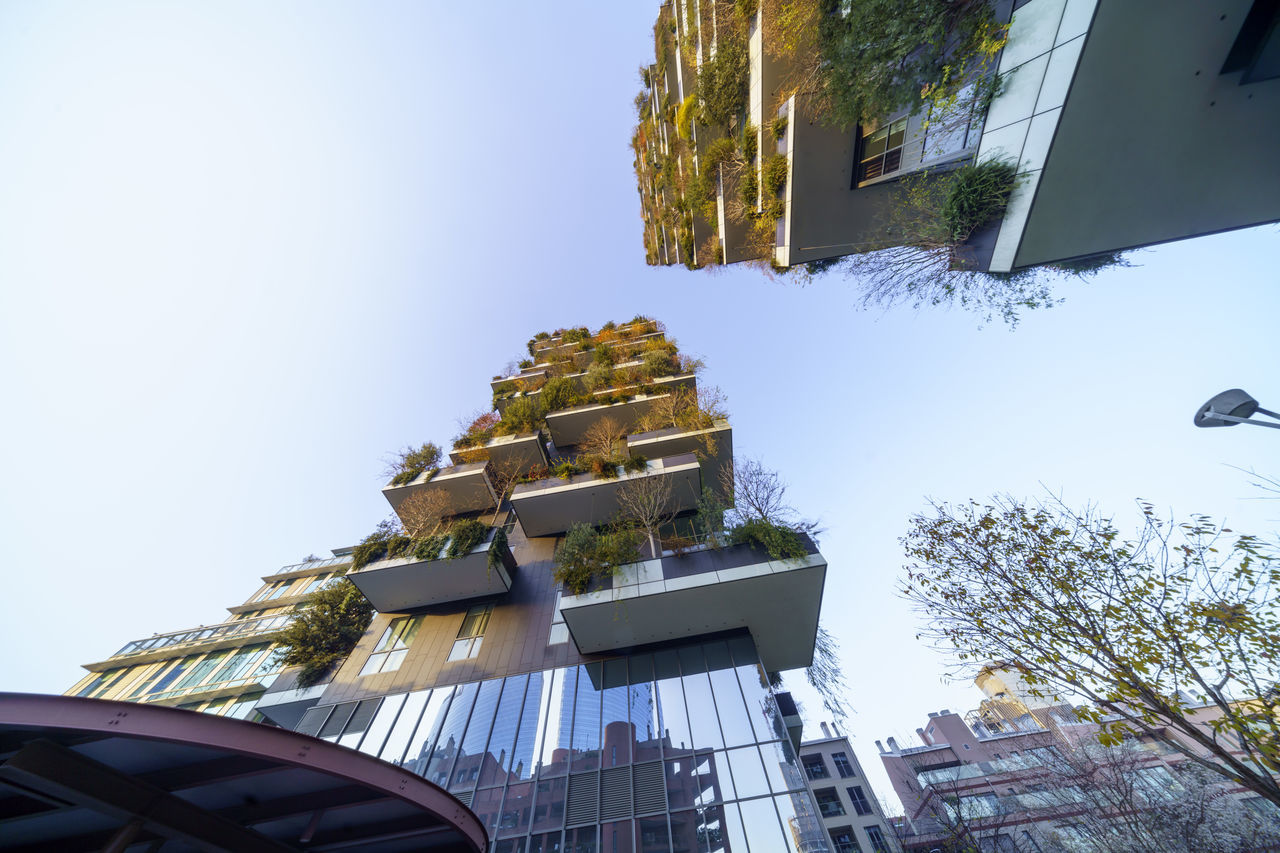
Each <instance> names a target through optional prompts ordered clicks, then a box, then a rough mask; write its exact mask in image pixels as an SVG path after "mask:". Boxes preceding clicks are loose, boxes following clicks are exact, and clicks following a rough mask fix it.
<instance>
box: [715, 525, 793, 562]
mask: <svg viewBox="0 0 1280 853" xmlns="http://www.w3.org/2000/svg"><path fill="white" fill-rule="evenodd" d="M729 542H730V543H732V544H734V545H754V546H755V547H757V548H761V549H763V550H764V551H766V552H767V553H768V554H769V557H770V559H773V560H793V559H796V558H798V557H803V556H804V555H805V554H807V553H808V551H807V550H806V549H805V546H804V540H803V539H801V538H800V534H799V533H797V532H796V531H794V530H792V529H791V528H790V527H787V526H786V525H782V524H775V523H773V522H771V521H766V520H764V519H760V518H756V519H751V520H749V521H745V522H743V523H742V524H740V525H738V526H737V527H735V528H733V529H732V530H730V531H729Z"/></svg>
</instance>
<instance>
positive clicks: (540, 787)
mask: <svg viewBox="0 0 1280 853" xmlns="http://www.w3.org/2000/svg"><path fill="white" fill-rule="evenodd" d="M568 784H569V783H568V780H567V779H564V778H560V779H540V780H538V782H537V800H536V801H535V802H534V804H533V830H534V832H538V831H540V830H546V829H559V828H560V827H562V826H564V798H565V790H566V788H567V787H568Z"/></svg>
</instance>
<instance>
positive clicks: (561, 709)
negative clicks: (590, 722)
mask: <svg viewBox="0 0 1280 853" xmlns="http://www.w3.org/2000/svg"><path fill="white" fill-rule="evenodd" d="M577 673H578V670H577V669H576V668H571V669H557V670H556V671H555V678H554V679H553V680H552V682H551V683H550V685H549V686H548V687H547V688H546V693H547V698H546V702H545V704H544V708H545V709H546V710H545V712H544V713H543V718H542V720H540V721H539V724H538V726H539V730H540V732H543V734H541V749H542V752H541V754H540V756H539V761H538V775H539V776H559V775H561V774H563V773H567V772H568V770H569V749H570V748H571V746H572V741H571V738H570V733H571V731H572V726H573V690H574V687H575V686H576V685H577V681H578V678H577Z"/></svg>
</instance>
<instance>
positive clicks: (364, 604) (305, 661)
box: [274, 578, 373, 687]
mask: <svg viewBox="0 0 1280 853" xmlns="http://www.w3.org/2000/svg"><path fill="white" fill-rule="evenodd" d="M372 619H373V606H372V605H371V604H369V601H368V600H367V599H366V598H365V597H364V596H363V595H361V594H360V590H358V589H356V586H355V584H353V583H351V582H350V581H348V580H347V579H346V578H339V579H338V580H335V581H330V582H329V583H328V584H326V585H325V586H322V587H321V588H320V589H319V590H317V591H316V593H315V594H314V595H313V596H312V598H311V601H310V602H308V604H307V606H306V607H305V608H303V609H302V610H300V611H298V612H297V613H296V614H295V615H294V617H293V619H292V620H290V622H289V624H288V626H286V627H285V629H284V630H283V631H281V632H280V633H278V634H276V635H275V637H274V639H275V641H276V642H277V643H278V644H280V647H281V648H280V649H279V650H278V651H277V657H276V662H277V663H279V664H282V665H284V666H297V667H301V671H300V672H299V673H298V686H299V687H310V686H312V685H313V684H318V683H319V682H320V681H322V680H323V679H324V677H325V676H326V675H328V674H329V672H330V671H331V670H332V669H333V667H334V666H335V665H337V664H338V663H339V662H341V661H342V660H343V659H344V658H346V656H347V655H349V654H351V650H352V649H354V648H355V646H356V643H357V642H359V641H360V637H361V636H363V635H364V632H365V629H366V628H368V627H369V622H370V620H372Z"/></svg>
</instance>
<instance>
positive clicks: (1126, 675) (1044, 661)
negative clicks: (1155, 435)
mask: <svg viewBox="0 0 1280 853" xmlns="http://www.w3.org/2000/svg"><path fill="white" fill-rule="evenodd" d="M1141 506H1142V510H1143V513H1144V523H1143V526H1142V528H1141V529H1140V530H1139V532H1138V534H1137V536H1136V537H1134V538H1133V539H1124V538H1122V537H1121V535H1120V532H1119V530H1118V529H1117V528H1116V527H1115V525H1114V524H1113V523H1112V520H1111V519H1110V518H1107V517H1104V516H1102V515H1100V514H1099V513H1098V512H1097V511H1096V510H1094V509H1086V510H1085V511H1083V512H1076V511H1074V510H1072V509H1070V508H1068V507H1067V506H1065V505H1064V504H1062V503H1061V502H1048V503H1044V502H1041V503H1023V502H1019V501H1016V500H1014V499H1012V498H996V499H994V500H993V501H992V502H991V503H988V504H979V503H976V502H970V503H968V504H962V505H958V506H952V505H949V504H935V505H934V506H933V511H932V513H930V514H927V515H926V514H921V515H917V516H915V517H914V518H912V520H911V527H910V530H909V532H908V533H907V535H906V537H905V538H904V539H903V544H904V546H905V548H906V554H907V557H908V558H909V560H910V561H911V562H910V564H909V565H908V567H907V575H906V580H905V585H904V593H905V595H906V596H907V598H908V599H909V600H911V601H913V602H914V603H915V604H916V606H917V607H918V609H919V611H920V612H921V613H922V614H923V615H924V616H925V617H926V619H927V623H926V624H927V627H926V628H925V629H924V631H923V632H922V635H921V636H924V637H927V638H929V639H931V640H933V641H935V642H936V643H938V644H939V645H940V646H942V647H945V648H949V649H953V650H954V651H955V652H957V653H958V656H959V660H960V661H961V662H962V664H961V665H962V666H972V665H981V664H984V663H986V662H988V661H993V660H996V661H1002V662H1004V664H1005V665H1006V666H1012V667H1015V668H1016V669H1017V670H1018V672H1019V673H1020V674H1021V676H1022V677H1023V679H1024V680H1025V681H1026V682H1027V684H1028V685H1030V686H1031V687H1032V689H1038V690H1041V691H1042V692H1044V693H1045V694H1046V695H1047V694H1059V695H1065V696H1075V697H1078V698H1080V699H1083V700H1085V701H1087V702H1088V703H1089V704H1088V705H1087V706H1085V707H1082V708H1080V709H1078V710H1077V713H1078V714H1080V715H1081V716H1082V717H1084V718H1085V719H1088V720H1090V721H1092V722H1095V723H1098V724H1099V725H1101V726H1102V734H1101V736H1100V739H1101V741H1102V742H1103V743H1104V745H1105V744H1107V743H1114V742H1117V741H1118V739H1119V738H1121V737H1122V736H1123V734H1124V733H1126V732H1141V733H1143V734H1146V735H1149V736H1151V737H1153V738H1156V739H1157V740H1160V741H1163V742H1165V743H1167V744H1168V745H1169V746H1171V747H1173V748H1174V749H1176V750H1178V751H1179V752H1181V753H1182V754H1183V755H1185V756H1187V758H1188V759H1190V760H1191V761H1193V762H1195V763H1197V764H1199V765H1201V766H1203V767H1204V768H1206V769H1208V770H1211V771H1213V772H1215V773H1218V774H1220V775H1221V776H1223V777H1225V778H1227V779H1230V780H1232V781H1235V782H1237V783H1238V784H1240V785H1242V786H1244V787H1245V788H1248V789H1249V790H1251V791H1253V792H1255V793H1257V794H1258V795H1259V796H1262V797H1265V798H1266V799H1268V800H1270V801H1271V802H1273V803H1276V804H1277V805H1280V778H1278V777H1277V771H1280V717H1278V716H1277V715H1278V713H1280V691H1277V690H1275V684H1276V682H1275V679H1276V670H1275V661H1276V660H1277V655H1278V654H1280V611H1278V610H1277V604H1280V560H1277V559H1276V555H1275V552H1274V550H1273V549H1271V548H1269V547H1266V546H1264V545H1263V544H1262V543H1261V542H1260V541H1259V540H1258V539H1257V538H1255V537H1253V536H1249V535H1244V534H1234V533H1232V532H1231V531H1230V530H1227V529H1225V528H1220V527H1218V526H1217V525H1215V524H1214V523H1213V522H1211V521H1210V520H1209V519H1208V518H1207V517H1205V516H1194V517H1192V518H1191V519H1190V520H1189V521H1187V522H1185V523H1182V524H1173V523H1172V522H1165V521H1162V520H1161V519H1160V518H1158V517H1157V516H1156V515H1155V514H1154V512H1153V511H1152V508H1151V507H1150V506H1149V505H1146V504H1142V505H1141ZM1203 706H1208V710H1207V712H1206V709H1205V708H1204V707H1203ZM1196 708H1199V709H1200V710H1199V711H1196V712H1195V713H1193V710H1194V709H1196Z"/></svg>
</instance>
